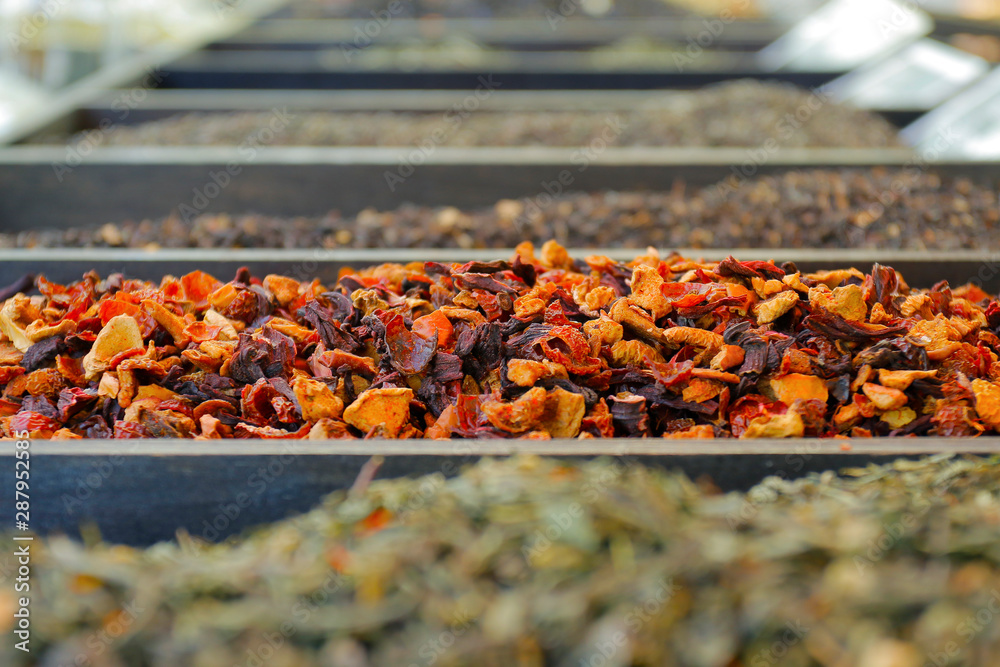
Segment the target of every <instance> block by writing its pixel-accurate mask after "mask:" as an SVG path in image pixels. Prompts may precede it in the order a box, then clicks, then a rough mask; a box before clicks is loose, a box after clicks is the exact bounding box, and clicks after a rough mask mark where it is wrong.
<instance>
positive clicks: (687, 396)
mask: <svg viewBox="0 0 1000 667" xmlns="http://www.w3.org/2000/svg"><path fill="white" fill-rule="evenodd" d="M725 386H726V385H724V384H723V383H722V382H719V381H718V380H709V379H705V378H697V377H693V378H691V379H690V380H688V382H687V384H686V385H685V386H684V390H683V391H682V392H681V398H682V399H683V400H685V401H687V402H688V403H704V402H705V401H710V400H712V399H713V398H715V397H716V396H718V395H719V394H721V393H722V390H723V388H724V387H725Z"/></svg>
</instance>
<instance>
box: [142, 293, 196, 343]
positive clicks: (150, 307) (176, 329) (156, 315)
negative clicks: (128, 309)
mask: <svg viewBox="0 0 1000 667" xmlns="http://www.w3.org/2000/svg"><path fill="white" fill-rule="evenodd" d="M142 307H143V308H144V309H145V310H146V312H147V313H149V314H150V315H152V316H153V319H154V320H156V323H157V324H159V325H160V326H161V327H163V328H164V329H166V331H167V333H168V334H170V337H171V338H173V339H174V344H175V345H177V347H181V348H182V347H184V346H185V345H187V344H188V343H189V342H190V341H191V339H190V337H189V336H188V335H187V333H185V331H184V330H185V328H186V327H187V325H188V322H187V321H186V320H185V319H184V318H183V317H180V316H179V315H177V314H176V313H173V312H171V311H170V310H169V309H167V308H166V307H165V306H163V305H161V304H159V303H156V302H155V301H152V300H149V299H146V300H145V301H143V302H142Z"/></svg>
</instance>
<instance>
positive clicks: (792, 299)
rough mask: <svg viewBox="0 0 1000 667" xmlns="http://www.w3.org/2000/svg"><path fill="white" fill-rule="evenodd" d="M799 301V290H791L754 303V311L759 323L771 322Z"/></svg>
mask: <svg viewBox="0 0 1000 667" xmlns="http://www.w3.org/2000/svg"><path fill="white" fill-rule="evenodd" d="M798 302H799V295H798V292H794V291H792V290H789V291H787V292H781V293H779V294H776V295H774V296H772V297H771V298H770V299H768V300H767V301H761V302H760V303H756V304H754V307H753V313H754V315H756V316H757V323H758V324H769V323H771V322H773V321H775V320H776V319H778V318H779V317H781V316H782V315H784V314H785V313H787V312H788V311H790V310H791V309H792V308H794V307H795V304H797V303H798Z"/></svg>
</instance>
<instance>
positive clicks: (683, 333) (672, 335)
mask: <svg viewBox="0 0 1000 667" xmlns="http://www.w3.org/2000/svg"><path fill="white" fill-rule="evenodd" d="M660 340H662V341H663V342H664V343H667V344H668V345H674V346H677V347H681V346H683V345H693V346H695V347H701V348H704V349H705V350H706V351H708V353H709V354H710V355H712V356H714V355H715V353H716V352H717V351H718V350H721V349H722V346H723V345H725V341H724V340H723V338H722V336H721V335H719V334H717V333H715V332H714V331H706V330H705V329H696V328H694V327H669V328H667V329H663V330H662V331H661V332H660Z"/></svg>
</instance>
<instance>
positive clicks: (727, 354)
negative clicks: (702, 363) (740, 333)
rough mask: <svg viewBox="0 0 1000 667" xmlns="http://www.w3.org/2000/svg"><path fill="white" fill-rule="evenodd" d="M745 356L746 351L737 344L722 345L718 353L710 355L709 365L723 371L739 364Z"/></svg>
mask: <svg viewBox="0 0 1000 667" xmlns="http://www.w3.org/2000/svg"><path fill="white" fill-rule="evenodd" d="M745 358H746V351H744V349H743V348H742V347H740V346H739V345H723V346H722V349H721V350H719V353H718V354H716V355H715V356H714V357H712V361H711V362H710V363H709V366H710V367H711V368H712V369H713V370H717V371H725V370H729V369H730V368H733V367H735V366H739V365H741V364H742V363H743V360H744V359H745Z"/></svg>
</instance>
